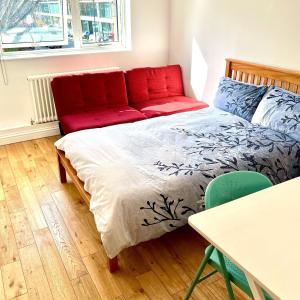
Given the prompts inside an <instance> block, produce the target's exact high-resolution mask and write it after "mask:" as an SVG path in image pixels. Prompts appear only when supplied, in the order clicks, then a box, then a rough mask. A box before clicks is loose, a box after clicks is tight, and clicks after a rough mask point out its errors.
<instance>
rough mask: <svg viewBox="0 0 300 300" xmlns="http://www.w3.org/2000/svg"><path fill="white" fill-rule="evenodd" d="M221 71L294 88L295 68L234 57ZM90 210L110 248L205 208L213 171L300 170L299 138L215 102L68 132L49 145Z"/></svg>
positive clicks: (114, 251)
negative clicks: (188, 109) (53, 146)
mask: <svg viewBox="0 0 300 300" xmlns="http://www.w3.org/2000/svg"><path fill="white" fill-rule="evenodd" d="M226 76H227V77H230V78H233V79H236V80H238V81H243V82H251V83H257V84H259V83H265V84H272V85H277V86H281V87H284V88H285V89H288V90H291V91H294V92H298V93H299V92H300V88H299V86H300V74H298V73H294V72H290V71H287V70H282V69H277V68H271V67H266V66H261V65H256V64H251V63H246V62H241V61H236V60H232V59H228V60H227V65H226ZM55 146H56V148H57V153H58V163H59V170H60V176H61V182H62V183H64V182H66V172H67V173H68V174H69V176H70V177H71V179H72V180H73V182H74V184H75V186H76V187H77V189H78V191H79V193H80V194H81V196H82V197H83V199H84V200H85V201H86V203H87V204H88V205H89V207H90V209H91V211H92V212H93V214H94V217H95V222H96V225H97V229H98V231H99V232H100V234H101V239H102V242H103V246H104V248H105V250H106V253H107V255H108V261H109V268H110V270H111V271H115V270H116V269H117V268H118V261H117V255H118V254H119V253H120V251H122V250H123V249H124V248H127V247H130V246H134V245H136V244H138V243H140V242H142V241H147V240H150V239H153V238H156V237H159V236H161V235H163V234H164V233H166V232H169V231H172V230H174V229H176V228H178V227H180V226H183V225H184V224H186V222H187V218H188V216H190V215H191V214H194V213H196V212H198V211H200V210H201V209H203V195H204V190H205V188H206V186H207V184H208V183H209V181H210V180H212V179H213V178H214V177H216V176H218V175H220V174H223V173H226V172H230V171H233V170H254V171H259V172H261V173H263V174H266V175H267V176H268V177H269V178H270V179H271V180H272V181H273V183H275V184H276V183H279V182H282V181H285V180H288V179H291V178H293V177H297V176H299V163H300V161H299V159H300V158H299V153H300V144H299V143H298V142H297V141H296V140H294V139H292V138H291V137H289V136H288V135H286V134H283V133H279V132H277V131H273V130H271V129H267V128H263V127H261V126H259V125H254V124H251V123H250V122H248V121H246V120H244V119H242V118H240V117H238V116H235V115H232V114H230V113H227V112H224V111H222V110H219V109H216V108H206V109H202V110H199V111H192V112H186V113H179V114H174V115H171V116H167V117H160V118H154V119H149V120H145V121H142V122H138V123H134V124H122V125H117V126H111V127H106V128H101V129H91V130H85V131H79V132H75V133H72V134H69V135H67V136H65V137H63V138H62V139H60V140H59V141H57V142H56V144H55Z"/></svg>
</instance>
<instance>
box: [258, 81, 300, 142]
mask: <svg viewBox="0 0 300 300" xmlns="http://www.w3.org/2000/svg"><path fill="white" fill-rule="evenodd" d="M252 123H254V124H260V125H262V126H264V127H268V128H271V129H273V130H276V131H279V132H282V133H286V134H288V135H289V136H291V137H292V138H294V139H295V140H297V141H300V95H298V94H294V93H292V92H289V91H287V90H284V89H281V88H278V87H274V88H273V89H271V90H269V91H268V93H266V95H265V96H264V97H263V99H262V100H261V102H260V104H259V106H258V107H257V110H256V112H255V114H254V116H253V118H252Z"/></svg>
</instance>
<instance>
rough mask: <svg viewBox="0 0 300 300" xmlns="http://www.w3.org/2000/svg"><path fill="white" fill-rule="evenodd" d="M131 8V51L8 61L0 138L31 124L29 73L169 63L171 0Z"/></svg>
mask: <svg viewBox="0 0 300 300" xmlns="http://www.w3.org/2000/svg"><path fill="white" fill-rule="evenodd" d="M131 8H132V9H131V14H132V51H129V52H120V53H106V54H89V55H82V54H81V55H76V56H61V57H51V58H39V59H24V60H14V61H6V67H7V72H8V80H9V84H8V85H7V86H5V85H4V84H3V82H2V80H1V78H0V140H1V130H2V132H3V134H4V132H6V133H5V134H6V135H7V129H11V128H16V127H23V126H28V125H30V120H31V118H32V116H33V106H32V100H31V95H30V89H29V85H28V82H27V79H26V78H27V76H28V75H34V74H44V73H51V72H65V71H71V70H80V69H94V68H98V67H105V66H120V67H122V68H125V69H128V68H133V67H139V66H158V65H165V64H167V63H168V37H169V12H170V11H169V0H151V1H149V0H132V1H131ZM4 129H6V130H4ZM0 142H1V141H0Z"/></svg>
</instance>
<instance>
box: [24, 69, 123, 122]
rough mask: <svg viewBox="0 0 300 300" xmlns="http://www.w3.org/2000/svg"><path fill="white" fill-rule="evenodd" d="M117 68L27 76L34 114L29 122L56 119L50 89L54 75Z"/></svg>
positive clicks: (104, 70)
mask: <svg viewBox="0 0 300 300" xmlns="http://www.w3.org/2000/svg"><path fill="white" fill-rule="evenodd" d="M119 69H120V68H119V67H108V68H101V69H92V70H80V71H71V72H64V73H52V74H43V75H32V76H28V77H27V79H28V82H29V85H30V90H31V95H32V100H33V107H34V116H33V118H32V119H31V124H32V125H33V124H42V123H48V122H54V121H57V114H56V110H55V105H54V100H53V95H52V90H51V81H52V79H53V78H54V77H57V76H63V75H76V74H83V73H97V72H110V71H115V70H119Z"/></svg>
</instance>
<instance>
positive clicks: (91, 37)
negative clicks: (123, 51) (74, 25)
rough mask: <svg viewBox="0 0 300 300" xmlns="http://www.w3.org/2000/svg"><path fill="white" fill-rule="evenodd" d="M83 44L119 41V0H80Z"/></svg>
mask: <svg viewBox="0 0 300 300" xmlns="http://www.w3.org/2000/svg"><path fill="white" fill-rule="evenodd" d="M79 4H80V19H81V27H82V33H83V36H82V42H83V44H92V43H113V42H118V41H119V34H118V12H117V0H110V1H109V0H90V1H89V0H80V1H79Z"/></svg>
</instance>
